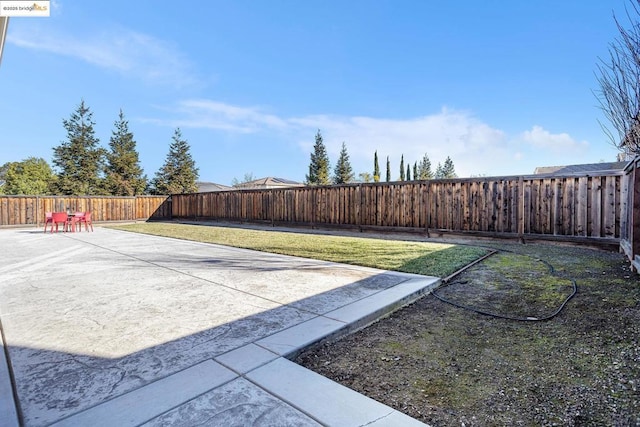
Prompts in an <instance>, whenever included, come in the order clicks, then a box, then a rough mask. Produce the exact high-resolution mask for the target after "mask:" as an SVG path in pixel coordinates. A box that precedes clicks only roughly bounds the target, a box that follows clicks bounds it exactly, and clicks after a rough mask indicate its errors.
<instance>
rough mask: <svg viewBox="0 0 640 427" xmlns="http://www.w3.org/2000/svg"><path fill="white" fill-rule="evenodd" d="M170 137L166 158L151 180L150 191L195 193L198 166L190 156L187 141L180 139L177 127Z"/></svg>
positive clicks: (159, 192) (180, 134)
mask: <svg viewBox="0 0 640 427" xmlns="http://www.w3.org/2000/svg"><path fill="white" fill-rule="evenodd" d="M172 139H173V142H172V143H171V144H170V145H169V153H168V154H167V158H166V160H165V162H164V164H163V165H162V167H161V168H160V169H159V170H158V171H157V172H156V175H155V177H154V178H153V180H152V181H151V186H152V192H153V193H154V194H180V193H195V192H197V191H198V186H197V184H196V181H197V179H198V168H197V167H196V162H195V161H194V160H193V158H192V157H191V153H190V147H189V143H188V142H187V141H186V140H184V139H182V132H180V129H179V128H177V129H176V130H175V132H174V134H173V138H172Z"/></svg>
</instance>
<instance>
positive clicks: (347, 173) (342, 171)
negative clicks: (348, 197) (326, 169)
mask: <svg viewBox="0 0 640 427" xmlns="http://www.w3.org/2000/svg"><path fill="white" fill-rule="evenodd" d="M353 176H354V175H353V168H352V167H351V162H349V153H348V152H347V145H346V144H345V143H344V142H342V149H341V150H340V156H339V157H338V162H337V163H336V167H335V169H334V176H333V183H334V184H348V183H350V182H351V181H353Z"/></svg>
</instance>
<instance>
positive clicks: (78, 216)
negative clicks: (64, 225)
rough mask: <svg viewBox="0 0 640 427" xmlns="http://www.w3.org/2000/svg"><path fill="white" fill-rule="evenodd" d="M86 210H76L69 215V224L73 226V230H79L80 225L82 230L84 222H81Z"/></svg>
mask: <svg viewBox="0 0 640 427" xmlns="http://www.w3.org/2000/svg"><path fill="white" fill-rule="evenodd" d="M84 215H85V212H74V214H73V215H72V216H70V217H69V226H70V227H71V231H78V227H80V231H82V224H79V223H81V222H82V220H83V219H84Z"/></svg>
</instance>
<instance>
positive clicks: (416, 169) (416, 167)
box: [413, 162, 420, 181]
mask: <svg viewBox="0 0 640 427" xmlns="http://www.w3.org/2000/svg"><path fill="white" fill-rule="evenodd" d="M413 179H414V180H415V181H417V180H419V179H420V178H419V177H418V162H414V163H413Z"/></svg>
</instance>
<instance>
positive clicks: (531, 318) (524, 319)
mask: <svg viewBox="0 0 640 427" xmlns="http://www.w3.org/2000/svg"><path fill="white" fill-rule="evenodd" d="M499 252H506V253H513V254H516V255H522V256H528V255H524V254H519V253H517V252H515V251H508V250H495V249H492V252H490V253H489V254H487V255H485V256H484V257H482V258H480V259H478V260H476V261H475V262H474V263H472V264H469V265H468V266H466V267H464V268H463V269H461V270H459V271H457V272H455V273H453V274H452V275H450V276H448V277H446V278H444V279H443V283H444V286H446V285H447V284H449V283H450V282H451V279H453V278H454V277H455V276H457V275H459V274H460V273H462V272H463V271H464V270H466V269H468V268H469V267H471V266H472V265H475V264H477V263H479V262H481V261H484V260H485V259H486V258H488V257H490V256H492V255H494V254H496V253H499ZM537 261H539V262H541V263H543V264H544V265H546V266H547V268H548V269H549V273H550V274H551V275H552V276H554V277H557V275H556V271H555V269H554V268H553V265H551V264H550V263H549V262H547V261H545V260H542V259H537ZM569 280H571V285H572V287H573V289H572V291H571V294H570V295H569V296H567V298H565V299H564V301H563V302H562V304H560V306H559V307H558V308H557V309H556V310H555V311H554V312H553V313H551V314H549V315H547V316H544V317H535V316H527V317H519V316H508V315H502V314H495V313H490V312H488V311H484V310H479V309H477V308H473V307H469V306H466V305H463V304H459V303H457V302H454V301H451V300H449V299H447V298H444V297H442V296H440V295H438V292H437V290H434V291H432V292H431V294H432V295H433V296H434V297H436V298H437V299H438V300H440V301H442V302H444V303H447V304H450V305H452V306H454V307H458V308H462V309H464V310H469V311H472V312H474V313H478V314H482V315H485V316H490V317H495V318H497V319H507V320H515V321H519V322H541V321H546V320H551V319H553V318H554V317H556V316H557V315H558V314H560V312H561V311H562V309H563V308H564V307H565V306H566V305H567V303H568V302H569V300H570V299H571V298H573V296H574V295H575V294H576V293H577V292H578V285H577V284H576V281H575V279H573V278H570V279H569Z"/></svg>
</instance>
